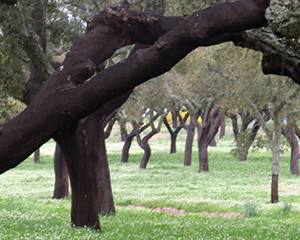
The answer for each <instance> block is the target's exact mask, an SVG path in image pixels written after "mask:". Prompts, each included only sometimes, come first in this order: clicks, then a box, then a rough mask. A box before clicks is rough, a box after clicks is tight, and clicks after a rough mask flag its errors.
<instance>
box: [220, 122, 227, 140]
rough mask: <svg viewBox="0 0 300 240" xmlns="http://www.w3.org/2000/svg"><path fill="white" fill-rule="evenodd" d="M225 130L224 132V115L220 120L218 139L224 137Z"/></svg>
mask: <svg viewBox="0 0 300 240" xmlns="http://www.w3.org/2000/svg"><path fill="white" fill-rule="evenodd" d="M225 132H226V118H225V117H224V118H223V119H222V121H221V126H220V139H222V138H224V137H225Z"/></svg>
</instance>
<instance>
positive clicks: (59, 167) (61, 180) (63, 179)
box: [53, 144, 69, 199]
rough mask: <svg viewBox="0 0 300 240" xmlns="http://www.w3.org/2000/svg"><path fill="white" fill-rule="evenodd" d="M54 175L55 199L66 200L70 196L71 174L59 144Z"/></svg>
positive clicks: (55, 156) (56, 149)
mask: <svg viewBox="0 0 300 240" xmlns="http://www.w3.org/2000/svg"><path fill="white" fill-rule="evenodd" d="M54 174H55V183H54V191H53V198H54V199H62V198H66V197H67V196H68V195H69V173H68V168H67V163H66V160H65V157H64V155H63V152H62V150H61V148H60V147H59V145H58V144H56V147H55V153H54Z"/></svg>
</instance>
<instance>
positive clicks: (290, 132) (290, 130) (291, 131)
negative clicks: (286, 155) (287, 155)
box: [283, 127, 299, 175]
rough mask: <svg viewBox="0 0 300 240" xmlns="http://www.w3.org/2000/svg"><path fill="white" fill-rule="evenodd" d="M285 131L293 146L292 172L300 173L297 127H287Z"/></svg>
mask: <svg viewBox="0 0 300 240" xmlns="http://www.w3.org/2000/svg"><path fill="white" fill-rule="evenodd" d="M283 133H284V135H285V137H286V139H287V140H288V142H289V144H290V147H291V163H290V170H291V174H293V175H299V143H298V139H297V135H296V129H295V127H287V128H286V129H285V130H284V131H283Z"/></svg>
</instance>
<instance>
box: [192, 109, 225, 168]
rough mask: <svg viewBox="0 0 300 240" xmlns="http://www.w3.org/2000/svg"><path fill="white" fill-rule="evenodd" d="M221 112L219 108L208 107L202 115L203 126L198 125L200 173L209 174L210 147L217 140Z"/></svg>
mask: <svg viewBox="0 0 300 240" xmlns="http://www.w3.org/2000/svg"><path fill="white" fill-rule="evenodd" d="M221 115H222V114H221V111H220V108H219V107H212V106H211V107H208V108H207V109H205V110H204V113H203V114H202V125H201V126H200V125H199V124H197V121H195V124H197V131H198V138H197V143H198V154H199V172H201V171H204V172H208V170H209V163H208V145H209V143H211V141H212V140H213V139H214V138H215V136H216V134H217V133H218V130H219V127H220V124H221Z"/></svg>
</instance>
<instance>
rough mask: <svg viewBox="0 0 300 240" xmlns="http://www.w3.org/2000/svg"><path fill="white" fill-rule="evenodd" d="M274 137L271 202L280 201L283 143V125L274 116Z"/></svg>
mask: <svg viewBox="0 0 300 240" xmlns="http://www.w3.org/2000/svg"><path fill="white" fill-rule="evenodd" d="M274 128H275V132H274V139H273V148H272V184H271V203H277V202H278V201H279V196H278V178H279V170H280V145H281V126H280V122H279V120H278V119H277V117H276V116H275V117H274Z"/></svg>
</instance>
